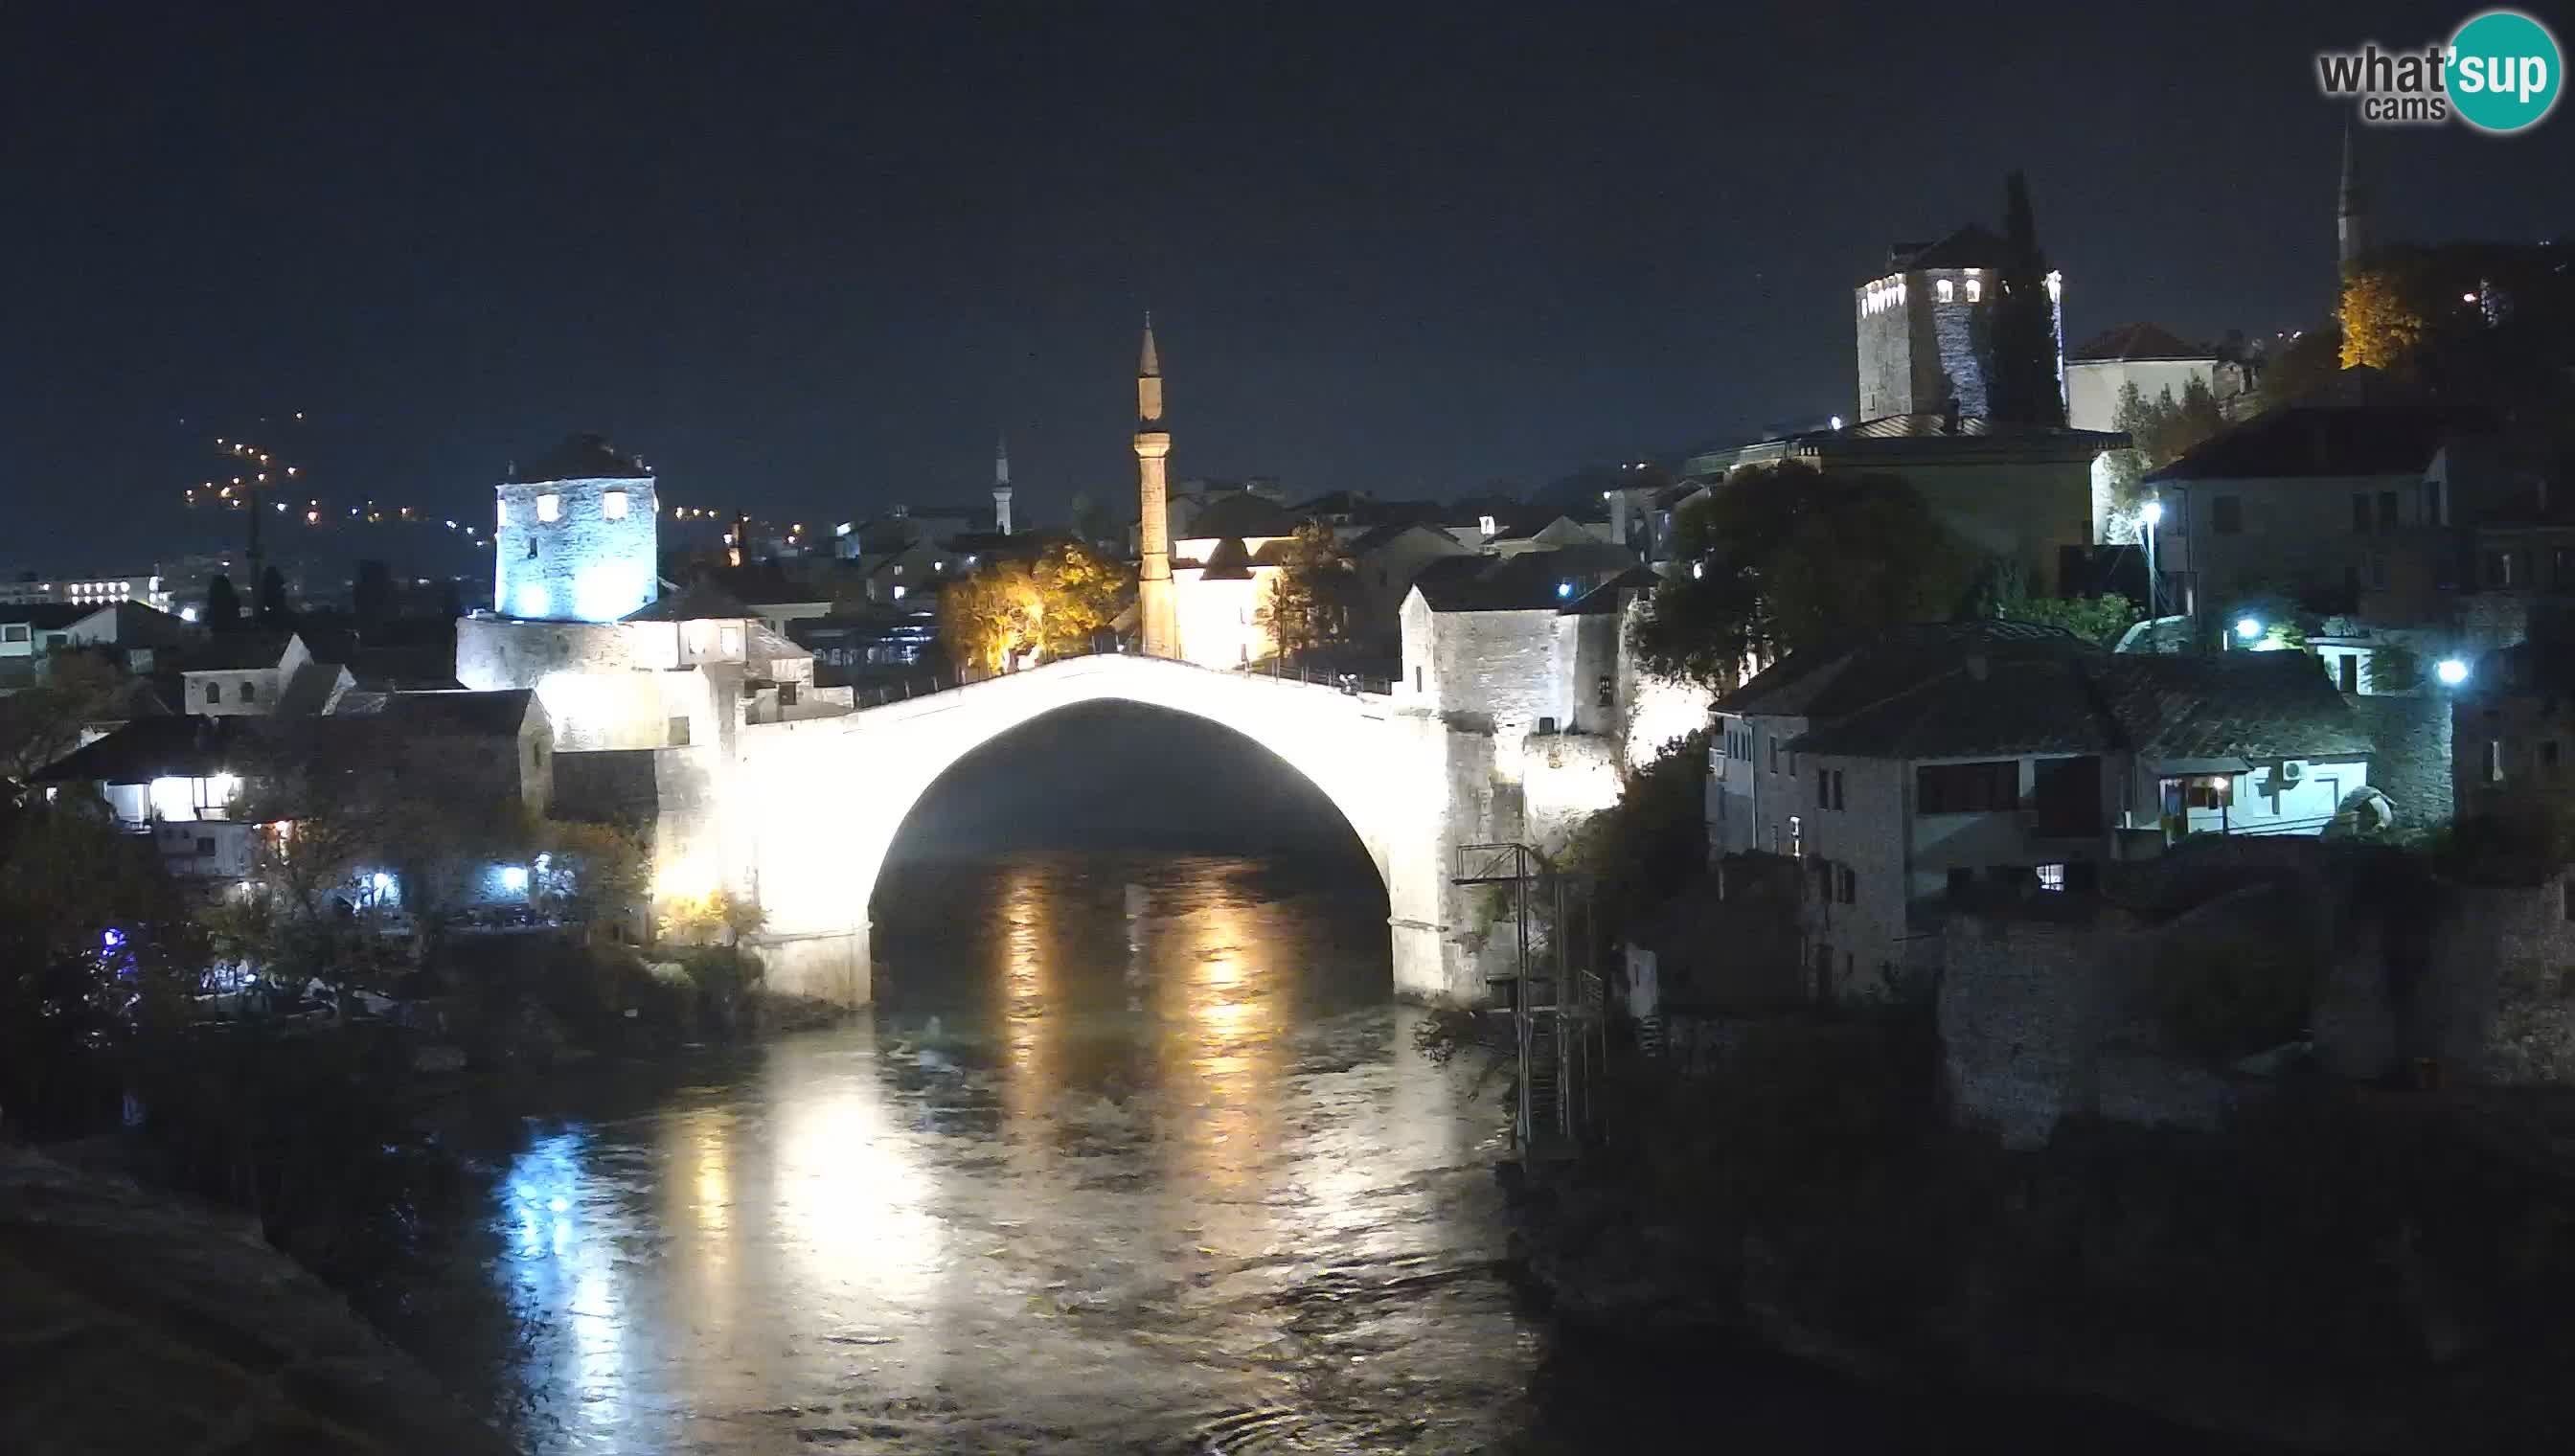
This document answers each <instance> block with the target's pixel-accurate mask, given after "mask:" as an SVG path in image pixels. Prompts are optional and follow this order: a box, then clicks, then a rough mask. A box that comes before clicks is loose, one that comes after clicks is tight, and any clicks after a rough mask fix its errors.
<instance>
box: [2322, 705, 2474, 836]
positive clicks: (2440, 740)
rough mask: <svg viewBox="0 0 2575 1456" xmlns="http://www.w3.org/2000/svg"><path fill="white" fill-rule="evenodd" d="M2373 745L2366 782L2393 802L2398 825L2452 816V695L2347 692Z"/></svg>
mask: <svg viewBox="0 0 2575 1456" xmlns="http://www.w3.org/2000/svg"><path fill="white" fill-rule="evenodd" d="M2343 702H2345V703H2348V704H2350V705H2351V711H2352V716H2353V717H2355V718H2357V719H2359V720H2360V726H2361V728H2363V729H2365V730H2366V731H2367V732H2368V733H2369V736H2370V738H2371V740H2372V741H2373V742H2374V743H2375V744H2376V745H2377V746H2376V750H2375V751H2374V752H2372V753H2371V754H2370V758H2369V782H2370V786H2371V787H2373V788H2376V789H2377V790H2378V791H2379V792H2381V793H2384V794H2386V795H2387V796H2388V798H2389V799H2390V800H2392V801H2393V802H2394V803H2395V805H2396V823H2397V827H2399V828H2406V829H2419V828H2428V827H2431V826H2434V825H2438V824H2445V823H2448V822H2449V821H2450V812H2451V803H2452V795H2451V786H2452V783H2453V777H2452V772H2453V770H2452V765H2451V760H2450V700H2449V698H2448V697H2447V696H2446V695H2443V694H2425V695H2423V696H2421V697H2408V698H2400V697H2395V696H2391V695H2383V694H2363V695H2361V696H2359V697H2349V696H2346V697H2345V698H2344V699H2343Z"/></svg>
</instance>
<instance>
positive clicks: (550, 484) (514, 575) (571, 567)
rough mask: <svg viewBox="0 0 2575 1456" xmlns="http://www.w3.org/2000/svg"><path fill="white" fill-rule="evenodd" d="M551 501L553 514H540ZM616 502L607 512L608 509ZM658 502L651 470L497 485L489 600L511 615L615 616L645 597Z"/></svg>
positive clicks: (650, 586)
mask: <svg viewBox="0 0 2575 1456" xmlns="http://www.w3.org/2000/svg"><path fill="white" fill-rule="evenodd" d="M547 501H551V502H552V503H553V513H554V517H555V519H554V520H552V521H547V520H543V519H541V513H540V506H541V503H544V502H547ZM612 507H615V508H622V509H620V514H618V515H616V516H614V517H612V516H611V515H610V514H609V511H610V510H611V509H612ZM660 513H661V507H660V505H659V504H657V502H656V500H655V498H654V494H653V482H652V480H651V479H650V478H644V479H637V480H583V481H544V482H537V483H513V484H510V485H505V486H503V487H501V489H500V512H499V521H498V525H497V527H496V529H495V532H494V536H493V543H492V557H493V570H492V605H493V608H494V610H495V611H499V612H503V613H507V614H508V615H510V616H512V617H522V618H531V619H538V620H550V621H579V622H615V621H616V620H618V619H619V618H621V617H624V616H626V615H627V614H628V613H630V612H633V611H635V610H636V609H638V608H640V607H643V606H646V605H647V604H649V603H651V602H652V601H653V599H654V597H655V596H656V595H657V593H658V591H659V588H660V584H661V577H660V575H659V561H658V552H657V545H658V542H659V539H660Z"/></svg>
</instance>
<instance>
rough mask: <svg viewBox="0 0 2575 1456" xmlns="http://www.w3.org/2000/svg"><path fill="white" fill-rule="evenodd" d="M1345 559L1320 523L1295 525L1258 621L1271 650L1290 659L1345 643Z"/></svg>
mask: <svg viewBox="0 0 2575 1456" xmlns="http://www.w3.org/2000/svg"><path fill="white" fill-rule="evenodd" d="M1352 582H1353V579H1352V577H1351V575H1350V559H1349V558H1348V557H1347V556H1345V555H1343V554H1342V552H1341V547H1340V542H1339V540H1338V539H1337V538H1335V537H1334V536H1333V535H1332V529H1331V528H1330V527H1328V526H1325V525H1323V524H1322V523H1321V522H1319V521H1308V522H1306V523H1305V524H1304V525H1302V526H1299V527H1297V528H1296V534H1295V535H1294V536H1292V537H1290V538H1288V541H1287V552H1286V556H1285V558H1284V559H1283V560H1282V561H1281V562H1280V564H1279V574H1278V575H1277V576H1276V577H1273V578H1272V579H1271V583H1270V588H1271V590H1270V595H1269V599H1268V600H1267V601H1265V602H1263V603H1262V604H1261V609H1260V616H1259V621H1260V624H1261V626H1262V628H1263V629H1264V630H1266V631H1267V632H1268V633H1269V634H1270V645H1271V651H1272V652H1274V653H1277V654H1278V655H1279V656H1280V657H1282V658H1286V659H1288V660H1290V661H1294V660H1297V659H1301V658H1303V657H1305V656H1306V655H1307V654H1309V653H1315V652H1320V651H1323V650H1325V649H1329V648H1334V647H1339V646H1341V645H1342V644H1344V643H1346V642H1348V641H1349V617H1350V614H1349V597H1350V589H1351V586H1352Z"/></svg>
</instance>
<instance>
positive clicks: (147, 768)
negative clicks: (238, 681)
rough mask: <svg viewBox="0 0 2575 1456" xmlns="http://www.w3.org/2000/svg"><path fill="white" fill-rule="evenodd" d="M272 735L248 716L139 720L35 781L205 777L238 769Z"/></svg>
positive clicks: (264, 723)
mask: <svg viewBox="0 0 2575 1456" xmlns="http://www.w3.org/2000/svg"><path fill="white" fill-rule="evenodd" d="M273 735H274V734H273V729H272V728H271V726H270V725H269V722H268V721H267V720H265V719H260V718H252V717H247V716H245V717H234V718H198V717H195V716H172V717H168V718H138V719H136V720H134V721H133V722H132V723H129V724H127V725H126V726H125V727H123V728H118V729H117V730H116V731H114V732H112V733H109V734H108V735H107V736H105V737H103V738H100V739H97V740H96V741H94V742H91V743H87V744H84V745H82V746H81V747H79V748H76V749H74V750H73V751H71V752H70V753H67V754H65V755H63V756H62V757H60V758H57V759H55V760H54V761H53V762H52V763H50V764H48V765H47V766H46V767H45V768H44V769H43V770H42V771H41V772H39V773H37V774H36V778H37V780H38V781H40V782H58V783H148V782H150V781H151V780H153V779H155V778H202V777H206V776H208V775H210V774H214V773H218V772H224V771H228V770H231V769H233V768H235V767H236V766H237V760H241V759H243V758H245V757H246V756H247V755H248V754H249V753H250V752H251V750H252V749H254V748H255V747H256V746H257V745H259V744H260V743H261V741H262V740H264V739H266V738H268V737H271V736H273Z"/></svg>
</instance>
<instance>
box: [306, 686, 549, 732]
mask: <svg viewBox="0 0 2575 1456" xmlns="http://www.w3.org/2000/svg"><path fill="white" fill-rule="evenodd" d="M536 696H537V695H536V691H535V690H534V689H529V688H499V689H493V690H491V691H488V692H482V693H468V692H462V691H460V692H455V693H368V694H356V693H352V694H349V695H347V696H346V697H345V698H343V699H342V700H341V708H340V711H339V712H338V713H335V714H333V715H331V717H332V718H333V719H342V718H366V719H373V720H374V721H376V722H377V723H380V724H383V725H385V726H387V727H389V728H395V729H397V730H400V731H403V732H418V733H437V734H441V735H465V736H473V737H517V736H518V735H519V729H520V728H521V727H522V726H524V725H525V724H526V723H527V721H528V709H529V706H530V705H531V704H532V703H534V702H535V700H536Z"/></svg>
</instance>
